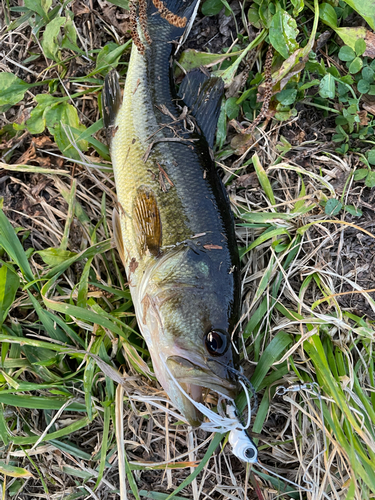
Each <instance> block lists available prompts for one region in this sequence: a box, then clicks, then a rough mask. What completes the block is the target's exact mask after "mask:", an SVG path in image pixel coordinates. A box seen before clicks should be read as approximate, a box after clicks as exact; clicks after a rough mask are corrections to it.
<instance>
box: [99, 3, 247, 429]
mask: <svg viewBox="0 0 375 500" xmlns="http://www.w3.org/2000/svg"><path fill="white" fill-rule="evenodd" d="M194 3H195V0H194V1H193V2H191V0H190V2H189V0H187V1H186V2H183V1H182V0H168V2H167V7H168V8H169V10H170V11H172V12H174V13H176V14H178V15H180V13H181V12H183V13H187V14H188V15H189V13H190V11H191V10H192V7H193V6H194ZM148 27H149V33H150V36H151V39H152V43H151V45H148V44H147V42H146V37H145V36H144V35H143V34H142V30H141V29H140V26H139V27H138V32H139V37H140V39H141V40H142V43H144V46H145V50H144V54H142V53H141V52H140V51H139V50H138V49H137V47H136V46H135V45H134V44H133V49H132V53H131V58H130V63H129V67H128V71H127V75H126V82H125V90H124V95H123V103H122V105H121V106H118V103H119V102H120V99H119V92H120V90H119V86H118V83H117V82H116V78H117V77H116V75H115V74H114V73H111V74H110V75H108V76H107V78H106V84H105V88H104V91H103V96H104V101H103V110H104V121H105V124H106V126H107V129H108V134H107V135H108V136H109V137H110V152H111V158H112V164H113V170H114V174H115V183H116V191H117V198H118V216H116V218H115V220H114V226H115V228H114V229H115V235H116V238H117V243H118V247H119V249H120V252H121V253H122V254H123V255H122V258H123V261H124V264H125V269H126V273H127V277H128V281H129V283H130V291H131V294H132V298H133V303H134V307H135V310H136V315H137V320H138V325H139V328H140V330H141V333H142V335H143V336H144V338H145V340H146V342H147V344H148V348H149V351H150V354H151V357H152V361H153V366H154V369H155V373H156V375H157V377H158V379H159V381H160V383H161V384H162V386H163V387H164V389H165V390H166V392H167V393H168V395H169V396H170V398H171V399H172V401H173V402H174V403H175V404H176V406H177V407H178V408H179V409H180V410H181V412H182V413H183V415H184V416H185V417H186V419H187V420H188V421H189V422H190V423H192V424H194V425H197V424H199V422H201V421H202V415H201V414H200V413H199V411H197V410H196V409H195V408H194V405H192V404H191V402H190V401H188V400H187V399H186V397H185V396H184V395H183V394H182V392H181V390H179V387H178V384H176V382H175V381H174V380H173V379H171V377H169V376H168V374H167V371H166V370H165V366H163V365H165V363H168V367H169V368H171V369H173V370H176V380H177V381H178V382H179V383H181V384H183V386H184V388H185V389H186V388H187V390H188V391H191V393H192V394H193V393H194V395H195V396H194V397H197V398H198V399H199V397H200V396H199V393H200V392H202V391H199V389H197V388H196V387H197V386H198V387H200V386H201V387H205V388H208V389H212V390H214V391H216V392H219V393H220V394H223V395H224V396H230V397H234V396H235V394H236V391H237V385H236V381H235V380H233V375H232V374H231V372H230V371H228V370H226V368H225V365H226V364H228V365H230V366H233V365H234V364H235V356H234V354H233V351H232V346H231V345H230V337H231V335H232V331H233V328H234V326H235V324H236V321H237V319H238V312H239V290H240V287H239V259H238V252H237V246H236V241H235V233H234V222H233V216H232V213H231V210H230V205H229V199H228V196H227V193H226V191H225V188H224V186H223V184H222V182H221V180H220V178H219V176H218V174H217V172H216V169H215V165H214V162H213V160H212V158H211V153H210V150H209V145H208V143H207V140H206V138H205V136H204V134H203V133H202V132H201V131H202V130H204V129H205V128H206V129H207V125H208V124H209V122H210V118H211V115H212V116H214V115H215V116H216V115H217V110H218V105H219V100H218V99H216V101H215V100H213V101H212V102H213V103H214V108H213V109H212V113H211V110H210V108H209V107H208V106H210V104H209V103H208V99H202V95H200V101H199V102H202V103H203V104H202V106H200V108H201V109H197V110H196V113H195V119H196V120H195V127H194V130H193V131H190V130H189V127H185V125H186V122H184V121H183V120H178V117H179V116H180V114H181V111H182V109H183V106H184V102H183V101H182V100H181V99H178V96H177V95H176V92H175V88H174V84H173V82H172V78H171V71H170V58H171V53H172V48H173V46H172V43H171V41H172V40H176V38H177V37H178V36H179V35H181V34H182V32H183V29H181V28H175V27H173V26H171V25H170V24H169V23H168V22H167V21H166V20H165V19H162V18H161V17H160V15H159V13H158V12H157V10H156V9H155V7H154V6H153V4H152V2H151V1H149V3H148ZM204 78H205V77H204ZM212 82H213V83H212V85H213V86H211V88H212V89H214V90H215V89H216V87H215V82H216V83H217V80H212ZM193 83H194V82H193ZM209 85H210V83H209ZM193 87H194V84H193ZM200 88H201V86H200V85H199V86H198V87H197V92H199V89H200ZM217 88H219V86H218V87H217ZM203 97H204V96H203ZM220 97H221V94H220V95H219V98H220ZM205 102H206V104H205ZM211 105H212V104H211ZM163 106H164V108H163ZM205 106H206V107H205ZM163 110H164V111H165V110H168V112H166V111H165V112H163ZM199 112H202V116H203V115H204V114H203V112H206V115H205V116H207V118H205V119H204V120H203V119H201V122H200V116H199ZM172 117H174V118H175V119H174V118H172ZM192 123H194V119H193V117H191V119H189V124H190V125H191V124H192ZM212 126H214V127H216V123H215V120H214V119H213V124H212ZM146 157H147V160H146V161H145V158H146ZM211 331H214V332H215V335H216V334H217V336H218V342H219V343H220V342H224V341H225V342H226V350H225V352H224V353H222V354H220V363H216V362H215V359H214V358H215V356H216V353H215V356H214V357H213V358H212V356H211V355H210V353H209V351H207V345H208V344H207V342H208V341H207V338H208V337H207V335H208V333H209V332H211ZM218 332H219V333H218ZM211 338H212V335H211V337H210V339H211ZM215 338H216V337H215ZM210 342H211V341H210ZM211 354H212V353H211ZM189 380H190V381H191V382H189ZM197 381H199V384H197Z"/></svg>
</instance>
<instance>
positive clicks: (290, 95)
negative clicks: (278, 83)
mask: <svg viewBox="0 0 375 500" xmlns="http://www.w3.org/2000/svg"><path fill="white" fill-rule="evenodd" d="M296 98H297V90H296V89H284V90H282V91H281V92H279V93H278V94H276V99H277V100H278V101H279V103H280V104H282V105H283V106H290V105H291V104H293V103H294V102H295V100H296Z"/></svg>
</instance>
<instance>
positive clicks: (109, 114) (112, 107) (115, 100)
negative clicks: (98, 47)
mask: <svg viewBox="0 0 375 500" xmlns="http://www.w3.org/2000/svg"><path fill="white" fill-rule="evenodd" d="M120 107H121V89H120V84H119V81H118V74H117V71H115V70H113V71H110V72H109V73H108V74H107V76H106V77H105V80H104V87H103V92H102V108H103V121H104V127H105V131H106V135H107V142H108V145H109V146H110V145H111V140H112V137H113V136H114V134H115V132H116V130H115V122H116V116H117V113H118V111H119V109H120Z"/></svg>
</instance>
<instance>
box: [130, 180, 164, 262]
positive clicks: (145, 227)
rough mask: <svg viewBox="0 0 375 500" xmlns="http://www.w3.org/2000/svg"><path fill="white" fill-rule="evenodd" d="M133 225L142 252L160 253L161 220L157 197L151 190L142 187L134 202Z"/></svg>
mask: <svg viewBox="0 0 375 500" xmlns="http://www.w3.org/2000/svg"><path fill="white" fill-rule="evenodd" d="M133 225H134V230H135V233H136V235H137V239H138V244H139V247H140V249H141V252H143V253H144V252H146V250H149V251H150V253H151V254H152V255H155V256H156V255H158V254H159V252H160V246H161V235H162V228H161V220H160V212H159V208H158V204H157V201H156V197H155V195H154V193H153V192H152V191H151V190H148V189H147V188H144V187H142V188H140V189H139V190H138V193H137V196H136V198H135V200H134V204H133Z"/></svg>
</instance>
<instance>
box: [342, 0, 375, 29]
mask: <svg viewBox="0 0 375 500" xmlns="http://www.w3.org/2000/svg"><path fill="white" fill-rule="evenodd" d="M344 1H345V3H347V4H348V5H349V6H350V7H351V8H352V9H354V10H355V11H356V12H358V14H359V15H360V16H362V17H363V19H364V20H365V21H366V22H367V23H368V24H369V25H370V26H371V28H372V29H375V2H373V1H372V0H344Z"/></svg>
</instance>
